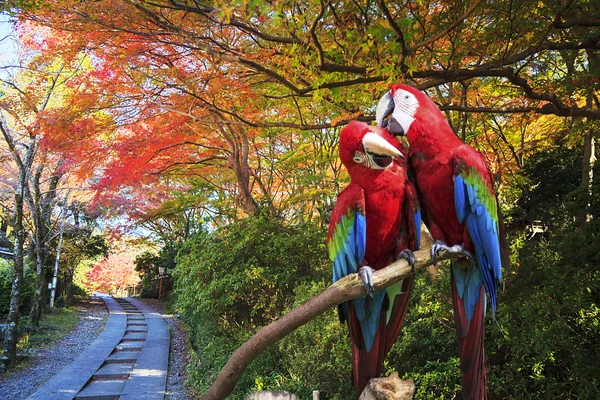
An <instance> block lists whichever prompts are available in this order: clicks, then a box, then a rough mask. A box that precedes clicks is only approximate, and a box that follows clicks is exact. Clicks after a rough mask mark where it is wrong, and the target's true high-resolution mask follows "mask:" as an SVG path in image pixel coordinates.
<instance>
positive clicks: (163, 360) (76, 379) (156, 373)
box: [29, 297, 170, 400]
mask: <svg viewBox="0 0 600 400" xmlns="http://www.w3.org/2000/svg"><path fill="white" fill-rule="evenodd" d="M104 301H105V302H106V306H107V307H108V311H109V313H110V314H109V317H108V321H107V322H106V326H105V327H104V330H103V331H102V333H101V334H100V336H98V338H97V339H96V340H95V341H94V342H93V343H92V344H90V346H88V347H87V348H86V349H85V350H84V351H83V353H82V354H81V355H80V356H79V357H78V358H77V359H75V360H74V361H72V362H71V363H70V364H68V365H67V366H66V367H65V368H63V370H61V371H60V372H58V373H57V374H56V375H55V376H54V377H52V378H50V380H48V382H46V383H45V384H44V385H42V386H41V387H40V388H39V389H38V391H37V392H35V393H34V394H32V395H31V396H30V397H29V399H31V400H71V399H79V400H84V399H90V400H92V399H93V400H103V399H122V400H132V399H136V400H155V399H156V400H162V399H164V396H165V389H166V384H167V367H168V363H169V340H170V339H169V330H168V328H167V325H166V323H165V322H164V320H163V319H162V317H161V316H160V314H158V313H157V312H155V311H154V310H152V309H151V308H150V307H148V306H147V305H146V304H144V303H142V302H141V301H139V300H135V299H132V298H122V299H121V298H118V299H113V298H111V297H105V298H104Z"/></svg>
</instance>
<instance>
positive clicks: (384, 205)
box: [328, 121, 418, 397]
mask: <svg viewBox="0 0 600 400" xmlns="http://www.w3.org/2000/svg"><path fill="white" fill-rule="evenodd" d="M368 132H376V133H377V134H379V135H380V136H382V137H383V138H384V139H386V140H387V141H388V142H389V143H391V144H393V145H394V146H395V147H396V148H397V149H400V150H401V151H403V152H404V153H405V149H404V147H403V146H402V145H401V144H400V143H399V142H398V141H397V140H396V138H394V137H393V136H391V135H390V134H389V133H387V131H385V130H379V129H377V128H373V127H370V126H369V125H367V124H365V123H359V122H355V121H353V122H351V123H350V124H349V125H348V126H347V127H346V128H345V129H344V130H343V131H342V136H341V139H340V158H341V160H342V162H343V163H344V165H345V166H346V168H347V169H348V172H349V174H350V178H351V184H350V186H349V188H347V189H346V190H344V191H343V192H342V193H340V196H339V197H338V200H337V202H336V206H335V208H334V211H333V215H332V220H331V225H330V229H329V234H328V238H329V240H331V238H332V236H333V232H334V230H335V224H336V223H338V222H339V221H340V220H341V215H342V214H343V213H345V212H346V210H347V209H348V208H349V207H350V208H353V209H360V208H364V210H362V211H363V214H364V215H365V217H366V249H365V257H364V261H363V263H362V265H368V266H370V267H371V268H373V269H375V270H378V269H381V268H383V267H386V266H387V265H389V264H390V263H391V262H393V261H395V260H396V259H397V256H398V254H399V253H400V251H402V250H404V249H406V248H407V247H410V248H411V249H413V250H416V249H417V245H418V244H417V243H415V238H416V234H415V233H414V232H412V233H410V234H406V233H407V232H408V231H409V230H410V229H411V228H412V229H414V223H413V225H412V226H409V223H408V219H407V218H406V216H407V215H410V212H411V211H413V212H414V210H415V207H416V206H415V204H416V194H415V190H414V187H412V185H407V182H408V180H407V173H406V168H407V166H406V162H405V161H404V160H401V159H397V158H395V159H394V161H393V164H392V165H391V166H390V167H389V168H387V169H372V168H367V167H366V166H365V165H364V164H362V163H357V162H355V160H354V158H355V156H356V152H357V151H363V152H364V149H363V148H362V138H363V137H364V135H365V134H366V133H368ZM360 192H361V194H362V195H363V196H364V197H362V196H359V197H362V198H361V199H358V200H357V199H356V197H357V196H355V195H353V194H355V193H360ZM407 195H408V196H409V197H411V201H410V202H409V201H407ZM363 199H364V200H363ZM408 209H410V210H411V211H409V210H408ZM411 288H412V278H411V279H406V280H405V281H404V282H403V286H402V290H403V292H404V293H403V294H400V295H397V296H396V297H395V299H394V302H393V304H390V301H389V298H388V299H384V301H383V305H382V310H381V313H380V315H379V324H378V328H377V333H376V334H375V339H374V342H373V345H372V347H371V349H370V351H368V352H367V349H366V345H365V340H364V338H363V334H362V330H361V327H360V324H359V320H358V318H357V315H356V313H357V312H356V310H355V304H354V302H352V301H351V302H349V304H348V328H349V332H350V337H351V341H352V366H353V372H352V376H353V383H354V387H355V390H356V395H357V397H359V396H360V394H361V393H362V391H363V390H364V388H365V386H366V385H367V383H368V382H369V380H370V379H371V378H375V377H378V376H380V374H381V372H382V368H383V360H384V358H385V355H386V354H387V352H388V351H389V349H390V348H391V346H392V344H393V342H394V341H395V339H396V337H397V336H398V334H399V332H400V330H401V327H402V324H403V322H404V317H405V315H406V311H407V309H408V303H409V297H410V289H411ZM389 307H392V312H391V315H390V320H389V321H387V322H386V320H387V310H388V308H389Z"/></svg>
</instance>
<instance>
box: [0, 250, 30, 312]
mask: <svg viewBox="0 0 600 400" xmlns="http://www.w3.org/2000/svg"><path fill="white" fill-rule="evenodd" d="M12 280H13V264H12V261H8V260H5V259H2V258H0V315H6V314H8V309H9V306H10V292H11V290H12ZM34 291H35V268H33V267H32V266H30V265H25V268H24V272H23V281H22V288H21V312H22V313H28V312H29V308H30V307H31V300H32V298H33V293H34Z"/></svg>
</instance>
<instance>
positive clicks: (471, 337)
mask: <svg viewBox="0 0 600 400" xmlns="http://www.w3.org/2000/svg"><path fill="white" fill-rule="evenodd" d="M376 119H377V123H378V124H379V125H380V126H386V127H387V129H389V130H390V132H392V133H393V134H395V135H406V137H407V139H408V142H409V145H410V149H409V163H410V164H411V166H412V168H413V169H414V171H415V178H416V186H417V190H418V192H419V194H420V200H421V206H422V208H423V210H424V220H425V222H426V224H427V225H428V227H429V230H430V231H431V234H432V236H433V238H434V239H436V242H435V243H434V245H433V247H432V249H431V256H432V258H433V259H434V260H435V256H436V254H437V252H438V251H440V250H442V249H446V250H450V251H453V252H456V253H459V254H462V255H463V256H464V257H462V258H460V259H458V260H457V261H455V262H453V263H452V268H451V282H452V304H453V307H454V314H455V320H456V329H457V334H458V339H459V355H460V367H461V370H462V374H463V384H462V392H463V397H464V398H465V399H468V400H470V399H477V400H480V399H486V398H487V394H486V388H485V382H486V377H485V363H484V350H483V336H484V329H483V327H484V317H485V311H486V296H485V293H487V295H488V296H489V297H490V301H491V305H492V310H493V312H494V313H495V312H496V288H497V286H498V284H499V283H500V282H501V280H502V265H503V264H505V265H506V253H505V249H506V243H505V238H504V234H503V226H502V225H503V224H502V216H501V214H500V210H499V205H498V200H497V198H496V193H495V191H494V180H493V176H492V173H491V172H490V170H489V168H488V165H487V163H486V161H485V159H484V158H483V156H482V155H481V154H480V153H479V152H477V151H476V150H474V149H473V148H472V147H470V146H468V145H466V144H464V143H463V142H462V141H461V140H460V139H459V138H458V137H457V136H456V135H455V134H454V132H453V131H452V129H451V128H450V125H449V124H448V122H447V121H446V119H445V118H444V115H443V114H442V112H441V111H440V110H439V108H438V107H437V106H436V105H435V103H434V102H433V101H432V100H431V99H430V98H429V97H427V95H426V94H425V93H423V92H421V91H419V90H417V89H415V88H413V87H411V86H408V85H400V84H398V85H392V87H391V90H390V91H389V92H388V93H387V94H386V95H385V96H383V98H382V99H381V100H380V101H379V104H378V106H377V111H376ZM448 246H451V247H448ZM484 288H485V291H484Z"/></svg>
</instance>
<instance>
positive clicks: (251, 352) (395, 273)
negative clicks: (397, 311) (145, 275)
mask: <svg viewBox="0 0 600 400" xmlns="http://www.w3.org/2000/svg"><path fill="white" fill-rule="evenodd" d="M414 254H415V266H414V269H413V268H411V266H410V265H409V264H408V262H407V261H406V260H404V259H402V260H398V261H396V262H394V263H392V264H390V265H388V266H387V267H385V268H383V269H381V270H378V271H375V273H374V274H373V281H374V285H373V286H374V287H375V290H381V289H383V288H386V287H388V286H390V285H392V284H394V283H396V282H398V281H400V280H402V279H404V278H407V277H408V276H410V275H412V274H414V273H416V272H417V271H421V270H423V269H426V268H427V267H428V266H429V265H431V264H432V262H431V257H430V255H429V254H430V253H429V249H425V250H420V251H416V252H415V253H414ZM455 257H456V255H451V254H449V253H446V254H444V255H441V256H439V257H438V259H437V260H438V261H442V260H448V259H451V258H455ZM366 294H367V293H366V291H365V288H364V286H363V284H362V281H361V280H360V279H359V278H358V275H357V274H352V275H348V276H346V277H344V278H343V279H340V280H339V281H337V282H336V283H334V284H333V285H331V286H329V287H328V288H327V289H325V290H324V291H323V292H321V293H319V294H318V295H316V296H313V297H312V298H311V299H309V300H308V301H307V302H306V303H304V304H302V305H301V306H299V307H297V308H295V309H294V310H292V311H290V312H289V313H288V314H286V315H284V316H283V317H282V318H280V319H278V320H277V321H274V322H272V323H270V324H269V325H267V326H264V327H262V328H261V329H260V330H259V331H258V332H257V333H256V334H255V335H254V336H253V337H252V338H250V340H248V341H247V342H246V343H244V344H243V345H241V346H240V347H239V348H238V349H237V350H236V351H235V353H233V355H232V356H231V357H230V358H229V361H227V363H226V364H225V366H224V367H223V369H222V370H221V373H220V374H219V375H218V376H217V379H216V380H215V382H214V383H213V384H212V386H211V387H210V388H209V389H208V391H207V392H206V393H205V394H204V396H202V400H220V399H224V398H226V397H227V396H228V395H229V394H231V392H232V391H233V389H234V387H235V385H236V383H237V381H238V380H239V378H240V377H241V376H242V374H243V373H244V371H245V370H246V368H247V367H248V365H250V363H251V362H252V361H253V360H254V359H255V358H256V357H258V355H260V353H262V352H263V351H264V350H265V349H266V348H268V347H269V346H272V345H273V344H275V343H277V341H279V340H281V339H282V338H283V337H285V336H286V335H288V334H289V333H291V332H292V331H294V330H295V329H297V328H299V327H300V326H302V325H304V324H306V323H308V322H309V321H311V320H313V319H315V318H316V317H318V316H319V315H321V314H323V313H324V312H325V311H328V310H330V309H332V308H334V307H335V306H337V305H338V304H341V303H343V302H345V301H348V300H352V299H356V298H358V297H361V296H365V295H366ZM340 329H341V328H340Z"/></svg>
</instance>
